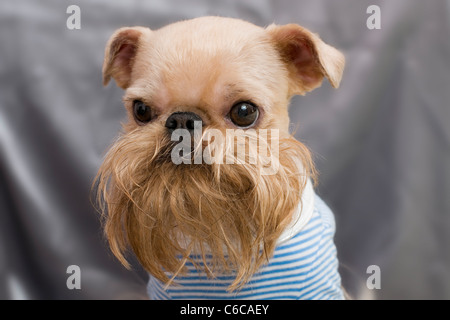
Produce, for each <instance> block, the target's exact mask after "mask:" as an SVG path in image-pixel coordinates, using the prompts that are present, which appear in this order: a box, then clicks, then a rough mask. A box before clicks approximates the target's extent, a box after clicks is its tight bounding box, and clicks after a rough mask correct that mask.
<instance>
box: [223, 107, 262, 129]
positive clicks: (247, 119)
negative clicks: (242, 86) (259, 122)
mask: <svg viewBox="0 0 450 320" xmlns="http://www.w3.org/2000/svg"><path fill="white" fill-rule="evenodd" d="M258 116H259V110H258V108H257V107H256V106H255V105H254V104H252V103H250V102H238V103H236V104H235V105H234V106H233V107H232V108H231V111H230V120H231V121H232V122H233V123H234V124H235V125H237V126H238V127H242V128H244V127H249V126H251V125H252V124H254V123H255V121H256V119H258Z"/></svg>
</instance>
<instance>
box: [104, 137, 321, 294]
mask: <svg viewBox="0 0 450 320" xmlns="http://www.w3.org/2000/svg"><path fill="white" fill-rule="evenodd" d="M163 129H165V128H161V129H160V130H153V131H152V132H148V131H150V130H148V131H144V130H143V129H141V128H138V129H135V130H134V131H131V132H129V133H127V134H125V135H123V136H122V137H120V138H119V140H118V141H117V142H116V143H115V144H114V145H113V146H112V148H111V149H110V151H109V152H108V154H107V155H106V158H105V161H104V163H103V164H102V166H101V167H100V170H99V173H98V175H97V179H96V184H97V201H98V204H99V209H100V211H101V212H102V216H103V218H104V230H105V234H106V237H107V239H108V241H109V244H110V247H111V250H112V252H113V253H114V254H115V256H116V257H117V258H118V259H119V260H120V261H121V262H122V264H124V265H125V266H127V267H128V266H129V264H128V262H127V260H126V258H125V255H126V251H127V248H128V247H131V248H132V249H133V252H134V253H135V255H136V257H137V258H138V260H139V261H140V263H141V264H142V266H143V267H144V268H145V269H146V270H147V271H148V272H149V273H150V274H152V275H153V276H154V277H156V278H158V279H159V280H161V281H163V282H165V283H167V284H169V283H170V282H171V281H172V280H173V279H174V278H175V276H177V275H178V274H183V273H184V272H185V271H186V270H185V269H186V268H185V267H184V265H185V263H186V261H191V262H192V263H193V264H194V265H195V266H196V267H197V268H202V269H203V270H204V271H205V272H206V273H207V274H208V275H209V276H211V277H214V275H215V274H216V272H218V271H220V272H232V273H233V275H235V279H234V281H233V283H232V284H231V285H230V287H229V290H230V291H233V290H235V289H237V288H240V287H241V286H242V285H244V284H245V283H246V282H247V281H248V280H249V279H250V277H251V276H252V275H253V274H254V273H255V272H256V271H257V270H258V268H259V267H260V266H261V265H262V264H264V263H265V262H266V261H267V260H268V259H269V258H270V257H271V256H272V254H273V251H274V249H275V246H276V243H277V240H278V238H279V237H280V235H281V234H282V232H283V231H284V229H285V228H286V226H287V225H288V224H289V223H290V222H291V220H292V217H293V213H294V212H295V210H296V208H297V206H298V205H299V204H300V203H301V194H302V191H303V188H304V187H305V185H306V181H307V178H308V177H311V176H312V175H313V174H314V168H313V165H312V161H311V157H310V153H309V151H308V150H307V148H306V147H305V146H304V145H303V144H302V143H300V142H298V141H297V140H295V139H294V138H293V137H292V136H285V137H280V139H279V143H278V144H277V147H278V148H279V149H278V150H277V151H278V153H277V158H278V159H272V160H275V161H278V162H279V166H278V167H277V170H276V173H274V174H262V172H264V170H263V166H264V165H267V161H266V160H267V158H266V159H262V157H267V153H266V154H265V155H262V154H261V153H259V152H255V150H254V149H252V148H246V149H245V155H244V157H242V155H241V158H240V159H241V160H242V159H247V160H249V159H250V158H252V159H256V163H255V161H252V162H251V163H250V161H235V162H234V163H232V164H227V163H230V161H229V159H234V160H238V159H237V158H238V157H237V155H236V151H237V150H236V148H229V144H228V147H226V145H227V144H226V143H224V144H223V146H222V148H221V149H220V150H219V151H217V149H216V152H215V160H216V161H214V162H213V163H212V164H205V163H202V164H194V163H192V164H179V165H175V164H174V163H173V162H172V160H171V151H172V148H173V146H174V142H173V141H171V140H170V137H169V136H168V134H167V133H166V132H165V131H164V130H163ZM239 134H240V135H244V136H247V137H246V138H249V136H248V135H247V133H246V131H242V130H240V133H239ZM253 138H254V137H253ZM250 139H252V137H250ZM260 139H261V138H260ZM228 142H229V141H228ZM203 144H204V142H203ZM265 145H266V146H268V147H269V148H270V146H271V144H270V142H269V141H266V143H265ZM197 147H198V146H197ZM202 148H204V145H203V146H202ZM269 153H270V151H269ZM273 154H275V153H273ZM218 157H221V158H223V161H217V159H218ZM227 157H228V158H227ZM226 159H228V162H227V160H226ZM220 162H221V163H220ZM236 162H238V163H236ZM194 255H195V256H197V257H200V258H201V259H200V260H201V261H202V263H200V264H199V263H197V262H198V260H197V259H195V260H194V259H192V256H194ZM207 257H212V260H211V258H207Z"/></svg>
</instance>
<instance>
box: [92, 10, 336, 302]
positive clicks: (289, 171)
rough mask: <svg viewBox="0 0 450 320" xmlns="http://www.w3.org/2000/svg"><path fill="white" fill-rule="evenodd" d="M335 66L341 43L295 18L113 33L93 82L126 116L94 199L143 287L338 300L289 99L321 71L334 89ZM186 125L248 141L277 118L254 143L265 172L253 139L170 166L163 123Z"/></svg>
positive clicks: (186, 294)
mask: <svg viewBox="0 0 450 320" xmlns="http://www.w3.org/2000/svg"><path fill="white" fill-rule="evenodd" d="M343 68H344V56H343V55H342V54H341V53H340V52H339V51H337V50H336V49H334V48H333V47H331V46H329V45H327V44H325V43H324V42H323V41H322V40H321V39H320V38H319V37H318V36H317V35H315V34H313V33H311V32H310V31H308V30H307V29H305V28H302V27H300V26H298V25H294V24H291V25H284V26H277V25H271V26H269V27H267V28H265V29H264V28H261V27H258V26H255V25H253V24H250V23H248V22H245V21H241V20H236V19H230V18H219V17H203V18H197V19H193V20H188V21H182V22H178V23H174V24H171V25H168V26H166V27H164V28H162V29H160V30H157V31H153V30H150V29H148V28H144V27H129V28H121V29H119V30H117V31H116V32H115V33H114V34H113V35H112V37H111V38H110V40H109V41H108V44H107V46H106V51H105V60H104V65H103V84H104V85H106V84H108V82H109V81H110V79H111V78H113V79H114V80H115V81H116V83H117V85H118V86H119V87H121V88H122V89H125V90H126V91H125V95H124V98H123V101H124V104H125V107H126V109H127V112H128V122H127V123H126V124H124V133H123V134H122V135H121V136H120V138H119V139H118V140H117V142H116V143H115V144H114V145H113V146H112V147H111V149H110V151H109V152H108V154H107V155H106V158H105V161H104V163H103V164H102V166H101V168H100V170H99V173H98V176H97V179H96V182H97V186H98V189H97V190H98V193H97V196H98V202H99V207H100V210H101V211H102V213H103V217H104V224H105V234H106V236H107V239H108V241H109V244H110V246H111V249H112V252H113V253H114V254H115V256H116V257H117V258H118V259H119V260H120V261H121V262H122V263H123V264H124V265H125V266H129V265H128V263H127V260H126V258H125V255H126V251H127V249H128V248H131V249H132V250H133V252H134V253H135V255H136V256H137V258H138V259H139V261H140V263H141V264H142V265H143V267H144V268H145V269H146V270H147V271H148V272H149V274H150V282H149V294H150V297H152V298H224V297H228V298H229V297H236V298H305V299H307V298H314V299H315V298H317V299H321V298H323V299H326V298H342V292H341V291H340V277H339V274H338V273H337V259H336V253H335V247H334V244H333V241H332V238H333V234H334V220H333V217H332V214H331V212H330V211H329V209H328V208H327V207H326V205H324V204H323V203H322V202H321V200H320V198H318V197H317V196H316V195H315V194H314V191H313V189H312V186H311V181H310V180H311V179H312V180H314V175H315V171H314V166H313V163H312V160H311V156H310V152H309V151H308V149H307V148H306V147H305V146H304V145H303V144H302V143H300V142H298V141H297V140H296V139H295V138H294V137H293V136H292V135H291V134H290V133H289V130H288V126H289V118H288V105H289V100H290V98H291V97H292V96H293V95H296V94H299V95H304V94H305V93H306V92H309V91H311V90H313V89H315V88H317V87H319V86H320V85H321V83H322V80H323V78H324V77H325V78H327V79H328V80H329V81H330V83H331V85H332V86H333V87H335V88H337V87H338V86H339V83H340V80H341V76H342V72H343ZM196 123H200V124H201V125H200V128H201V129H202V130H203V133H202V135H203V137H204V135H205V132H208V130H209V129H215V130H216V132H217V131H218V132H222V133H223V134H224V135H225V134H226V133H228V131H229V130H230V129H233V130H235V131H234V134H235V137H236V136H238V137H244V138H245V139H247V140H245V141H247V142H246V144H249V142H248V141H250V140H251V139H252V137H254V135H252V134H254V133H255V132H257V130H261V129H271V130H273V129H276V132H275V131H274V132H273V133H272V134H271V135H270V137H267V138H266V139H265V140H264V143H265V144H266V145H269V144H270V142H272V141H271V140H275V139H276V140H277V141H276V142H277V144H276V146H277V150H276V152H275V150H269V154H270V153H271V152H272V154H273V155H276V156H277V159H275V160H276V161H277V163H278V166H277V170H276V172H275V173H274V174H262V173H261V169H262V167H264V164H265V163H266V164H267V161H266V160H264V159H263V156H262V155H261V154H260V153H258V152H256V151H255V149H254V148H253V149H252V148H250V147H249V148H247V149H245V150H246V151H245V154H244V157H243V158H241V160H242V159H244V161H240V162H238V163H236V162H233V161H231V162H230V161H225V158H226V157H228V158H227V159H234V160H236V159H237V157H238V155H236V148H232V147H231V148H230V144H229V143H228V144H227V143H222V144H217V142H218V141H219V140H217V141H216V147H217V145H219V148H218V149H217V148H216V150H215V158H214V159H215V160H216V161H213V162H212V163H209V164H205V163H204V162H202V163H200V164H196V163H190V162H188V163H187V164H186V162H183V163H181V164H179V163H174V161H173V157H171V154H172V155H173V152H172V151H173V150H174V148H175V145H176V143H175V142H174V140H173V133H174V131H176V130H177V129H186V130H188V131H189V132H192V131H193V129H194V128H195V124H196ZM251 129H253V130H251ZM227 130H228V131H227ZM250 132H252V133H251V134H250ZM171 137H172V138H171ZM227 139H229V138H228V136H227ZM233 139H234V138H233ZM256 139H260V137H259V136H258V137H257V138H256ZM192 141H193V140H192ZM205 141H206V142H205ZM227 141H228V142H230V141H229V140H227ZM207 142H209V143H212V140H208V139H202V140H201V143H200V145H199V144H198V143H194V144H193V145H192V149H190V151H191V150H192V153H193V152H194V150H198V149H200V150H204V148H205V147H206V146H207V145H208V143H207ZM258 143H260V142H258ZM233 145H235V142H234V140H233V142H231V146H233ZM189 146H191V140H190V142H189ZM271 146H272V145H271ZM250 158H252V159H254V160H255V161H245V160H249V159H250ZM218 160H221V161H218ZM321 212H322V213H321ZM323 212H325V213H323ZM313 235H314V237H313ZM302 239H303V240H302ZM314 239H315V240H314ZM287 257H289V259H287ZM327 259H328V260H327ZM291 260H292V261H294V262H292V261H291ZM292 263H294V264H293V265H292ZM280 265H282V266H284V268H281V269H280V267H277V266H280ZM316 271H317V274H316V273H315V272H316ZM267 288H270V290H269V289H267Z"/></svg>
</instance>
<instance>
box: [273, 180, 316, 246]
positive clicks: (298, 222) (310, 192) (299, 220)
mask: <svg viewBox="0 0 450 320" xmlns="http://www.w3.org/2000/svg"><path fill="white" fill-rule="evenodd" d="M313 211H314V189H313V186H312V182H311V181H310V180H309V179H308V181H307V182H306V187H305V189H304V190H303V194H302V202H301V203H299V204H298V207H297V209H296V211H295V213H294V216H293V217H292V222H291V223H290V224H289V225H288V226H287V228H286V230H284V231H283V233H282V234H281V236H280V238H279V239H278V244H282V243H283V242H285V241H287V240H289V239H291V238H292V237H294V236H295V235H296V234H298V233H299V232H300V230H301V229H303V227H304V226H306V224H307V223H308V222H309V220H310V219H311V217H312V214H313Z"/></svg>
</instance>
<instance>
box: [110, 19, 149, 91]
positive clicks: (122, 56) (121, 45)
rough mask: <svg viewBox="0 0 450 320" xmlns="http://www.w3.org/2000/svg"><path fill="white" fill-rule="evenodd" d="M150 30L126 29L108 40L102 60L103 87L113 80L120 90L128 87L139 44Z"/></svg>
mask: <svg viewBox="0 0 450 320" xmlns="http://www.w3.org/2000/svg"><path fill="white" fill-rule="evenodd" d="M149 33H151V30H150V29H148V28H143V27H126V28H121V29H118V30H117V31H116V32H114V34H113V35H112V36H111V38H109V40H108V43H107V44H106V49H105V58H104V60H103V85H104V86H106V85H107V84H108V83H109V80H110V79H111V77H112V78H114V80H116V83H117V85H118V86H119V87H121V88H122V89H126V88H128V87H129V85H130V80H131V71H132V69H133V64H134V58H135V57H136V53H137V50H138V48H139V43H140V40H141V38H142V36H143V35H144V34H149Z"/></svg>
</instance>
